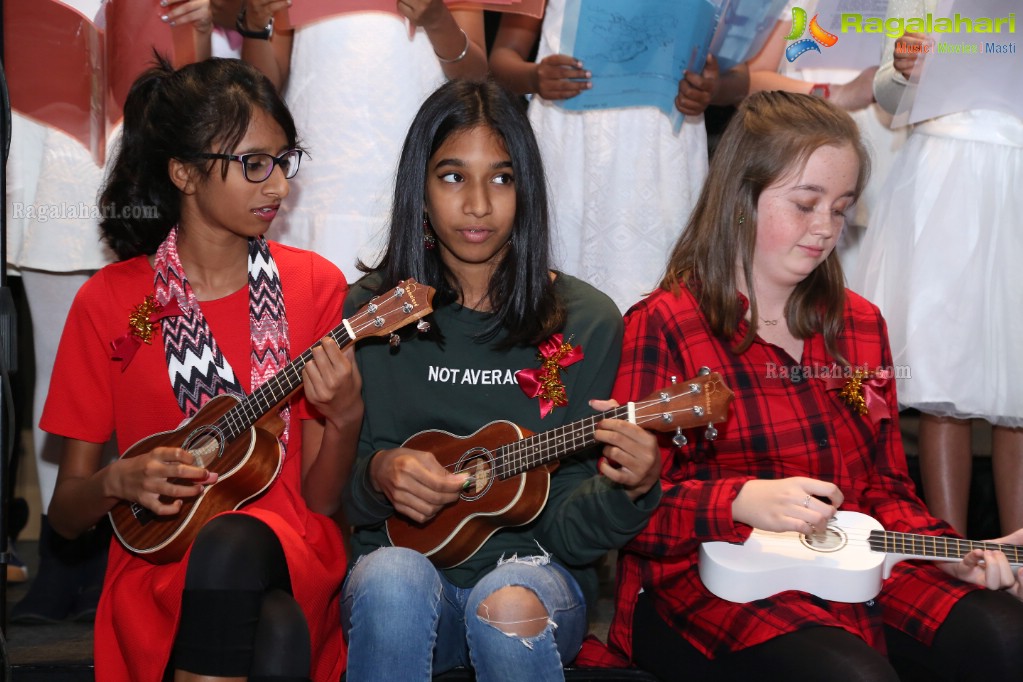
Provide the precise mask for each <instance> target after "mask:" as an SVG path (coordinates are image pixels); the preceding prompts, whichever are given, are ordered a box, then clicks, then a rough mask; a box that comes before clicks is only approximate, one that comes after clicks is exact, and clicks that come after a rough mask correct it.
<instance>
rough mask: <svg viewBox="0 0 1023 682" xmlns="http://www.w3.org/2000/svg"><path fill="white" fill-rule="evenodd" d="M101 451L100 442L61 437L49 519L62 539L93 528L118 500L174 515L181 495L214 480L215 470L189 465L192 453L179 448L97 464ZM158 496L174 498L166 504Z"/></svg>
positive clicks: (195, 492)
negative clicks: (174, 480) (62, 447)
mask: <svg viewBox="0 0 1023 682" xmlns="http://www.w3.org/2000/svg"><path fill="white" fill-rule="evenodd" d="M102 455H103V444H102V443H89V442H86V441H82V440H74V439H70V438H69V439H66V440H65V441H64V450H63V452H62V453H61V458H60V469H59V470H58V472H57V485H56V487H55V488H54V491H53V501H52V502H51V503H50V509H49V520H50V523H51V524H52V525H53V528H54V530H56V531H57V532H58V533H60V534H61V535H63V536H65V537H69V538H74V537H77V536H79V535H81V534H82V533H84V532H85V531H87V530H89V529H90V528H92V527H93V526H95V525H96V523H98V522H99V520H100V519H102V518H103V515H104V514H106V513H107V512H108V511H110V510H111V509H112V508H113V506H114V505H115V504H117V503H118V502H119V501H120V500H129V501H131V502H138V503H139V504H141V505H142V506H144V507H146V508H148V509H150V510H151V511H153V512H155V513H156V514H160V515H164V514H175V513H177V512H178V511H180V510H181V504H182V502H181V499H180V498H183V497H194V496H196V495H198V494H199V492H200V491H201V490H202V486H201V485H200V483H212V482H214V481H216V474H214V473H211V472H208V471H206V470H205V469H200V468H199V467H195V466H192V455H191V454H189V453H188V452H187V451H185V450H182V449H180V448H164V447H161V448H156V449H154V450H153V451H151V452H147V453H145V454H141V455H138V456H136V457H131V458H128V459H118V460H115V461H113V462H111V463H110V464H108V465H107V466H105V467H101V466H100V465H101V463H102V462H101V457H102ZM171 479H188V480H191V481H194V483H193V484H180V483H172V482H171ZM161 497H164V498H166V497H170V498H174V499H173V501H172V502H170V503H166V502H164V501H163V500H162V499H161Z"/></svg>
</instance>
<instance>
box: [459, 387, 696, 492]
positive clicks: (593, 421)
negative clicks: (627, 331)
mask: <svg viewBox="0 0 1023 682" xmlns="http://www.w3.org/2000/svg"><path fill="white" fill-rule="evenodd" d="M692 393H694V391H692V390H689V391H686V392H684V393H678V394H676V395H675V396H674V397H675V398H678V397H681V396H686V395H690V394H692ZM662 403H664V401H663V399H661V398H656V399H651V400H640V401H636V402H635V403H634V406H635V410H636V411H637V412H638V411H641V410H644V409H646V408H649V407H650V406H653V405H658V404H662ZM625 407H626V406H624V405H621V406H619V407H615V408H612V409H610V410H607V411H606V412H602V413H600V414H595V415H593V416H592V417H588V418H586V419H582V420H580V421H578V422H574V423H573V424H574V426H573V425H566V427H567V426H573V428H572V429H570V430H569V431H567V432H566V433H564V434H561V436H562V442H564V439H565V438H566V437H574V436H578V435H583V436H585V435H588V434H589V433H592V432H593V430H594V429H595V427H596V425H597V424H598V423H599V422H601V421H603V420H604V419H613V418H615V417H614V416H613V415H614V413H615V412H623V411H624V409H625ZM694 410H695V407H684V408H677V409H670V410H664V411H661V412H658V413H657V414H656V415H651V416H648V417H639V416H637V417H636V422H635V423H636V424H637V425H639V426H643V425H644V424H649V423H652V422H655V421H664V420H665V417H674V416H675V415H679V414H685V413H690V412H694ZM625 416H626V415H625V414H623V415H622V417H623V418H624V417H625ZM588 422H589V425H587V423H588ZM566 427H562V428H566ZM556 430H557V429H553V430H552V431H556ZM551 433H552V432H551V431H543V432H541V433H535V434H533V435H531V436H526V437H525V438H521V439H519V440H516V441H512V442H510V443H506V444H504V445H502V446H499V447H497V448H494V450H499V449H501V448H508V447H512V446H517V447H519V448H522V447H527V448H529V447H532V446H531V445H527V444H526V441H529V440H530V439H535V444H536V445H540V444H541V441H542V439H543V438H551V437H552V436H550V434H551ZM491 452H493V450H486V451H484V453H481V457H482V454H488V453H491ZM481 457H471V458H468V459H467V460H465V461H470V462H471V461H473V460H475V459H479V458H481ZM492 459H493V460H499V461H498V462H497V463H496V465H495V469H494V475H495V477H498V478H500V477H502V476H503V475H504V474H505V473H507V471H508V469H510V468H514V467H513V465H512V463H511V462H508V461H507V459H506V458H497V457H494V458H492ZM465 461H462V462H454V463H452V464H446V465H444V469H446V470H448V471H449V472H450V473H459V467H460V466H461V465H463V464H464V463H465ZM527 468H528V467H527ZM461 471H466V469H461ZM470 478H471V477H470Z"/></svg>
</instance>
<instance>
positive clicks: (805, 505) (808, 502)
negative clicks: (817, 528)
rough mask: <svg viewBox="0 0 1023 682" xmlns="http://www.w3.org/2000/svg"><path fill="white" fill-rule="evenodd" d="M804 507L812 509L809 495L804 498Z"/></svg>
mask: <svg viewBox="0 0 1023 682" xmlns="http://www.w3.org/2000/svg"><path fill="white" fill-rule="evenodd" d="M803 506H804V507H806V508H807V509H809V508H810V496H809V495H807V496H806V497H804V498H803Z"/></svg>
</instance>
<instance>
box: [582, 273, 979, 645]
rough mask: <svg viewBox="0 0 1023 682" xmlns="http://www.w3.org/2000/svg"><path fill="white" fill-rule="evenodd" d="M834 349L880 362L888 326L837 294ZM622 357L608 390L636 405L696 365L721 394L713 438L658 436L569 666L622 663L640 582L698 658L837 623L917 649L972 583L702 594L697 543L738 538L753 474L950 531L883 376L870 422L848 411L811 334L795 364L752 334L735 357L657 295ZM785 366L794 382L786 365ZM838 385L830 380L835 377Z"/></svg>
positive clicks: (902, 580) (904, 581) (728, 344)
mask: <svg viewBox="0 0 1023 682" xmlns="http://www.w3.org/2000/svg"><path fill="white" fill-rule="evenodd" d="M844 317H845V328H844V331H843V332H842V334H841V335H840V337H839V341H838V346H839V349H840V352H841V353H842V354H843V355H844V356H845V358H846V360H847V361H848V362H849V364H850V365H852V366H853V367H864V366H866V368H868V369H869V371H876V370H878V369H883V368H889V369H890V368H891V365H892V358H891V352H890V350H889V346H888V334H887V329H886V326H885V323H884V320H883V319H882V318H881V315H880V312H879V311H878V310H877V308H876V307H874V306H873V305H872V304H870V303H868V302H867V301H866V300H864V299H863V298H861V297H860V296H857V295H856V294H854V293H852V292H847V295H846V306H845V315H844ZM625 322H626V327H625V341H624V347H623V349H622V363H621V366H620V368H619V374H618V381H617V383H616V385H615V390H614V397H615V398H616V399H617V400H618V401H619V402H622V403H624V402H625V401H628V400H637V399H640V398H642V397H643V396H645V395H647V394H649V393H651V392H652V391H654V390H656V389H657V388H659V387H662V386H665V385H668V384H669V383H670V381H671V377H673V376H674V377H677V378H678V379H679V380H683V379H685V378H688V377H691V376H694V375H696V374H697V372H698V371H699V369H700V367H703V366H706V367H709V368H710V369H711V370H713V371H716V372H720V373H721V375H722V377H723V378H724V381H725V384H726V385H728V386H729V387H730V388H731V389H732V391H733V392H734V393H735V400H734V401H733V402H732V405H731V407H730V412H729V417H728V420H727V421H726V422H724V423H720V424H717V425H716V426H717V429H718V430H719V432H720V434H719V436H718V438H717V440H715V441H713V442H708V441H706V440H705V439H704V437H703V433H702V430H693V431H692V432H691V433H687V436H688V437H689V441H690V442H689V444H688V445H686V446H683V447H682V448H681V449H678V448H675V447H674V446H673V445H672V444H671V442H670V437H671V435H672V434H660V435H659V436H658V437H659V438H660V441H661V454H662V460H663V462H664V464H663V468H662V471H661V486H662V489H663V495H662V498H661V504H660V506H659V508H658V509H657V510H656V511H655V512H654V515H653V517H652V518H651V520H650V523H649V524H648V525H647V527H646V528H645V529H644V530H643V531H642V532H641V533H640V534H639V535H638V536H637V537H636V538H635V539H634V540H633V541H632V542H630V543H629V544H628V545H627V546H626V548H625V549H624V550H623V551H622V552H620V555H619V563H618V586H617V605H616V611H615V616H614V620H613V621H612V624H611V630H610V634H609V643H608V648H607V649H601V648H600V647H597V646H595V645H594V643H593V642H589V643H588V646H587V647H585V648H584V651H583V653H582V654H580V659H579V662H580V663H581V664H583V665H585V664H589V665H623V664H626V663H627V662H628V661H629V660H630V658H631V648H632V619H633V611H634V608H635V603H636V597H637V594H638V593H639V591H640V589H641V588H643V589H645V590H647V591H652V592H653V595H654V601H655V605H656V608H657V611H658V613H659V614H660V615H661V617H662V618H664V620H665V621H666V622H668V623H670V624H671V626H672V627H673V628H674V629H675V630H676V631H677V632H678V633H679V634H680V635H681V636H683V637H685V639H686V640H687V641H689V642H690V643H692V644H693V646H695V647H696V648H697V649H699V650H700V651H702V652H703V653H704V654H706V655H707V656H709V657H711V658H713V657H715V656H716V655H719V654H721V653H725V652H729V651H737V650H740V649H744V648H746V647H750V646H753V645H755V644H759V643H761V642H764V641H767V640H769V639H771V638H773V637H777V636H778V635H781V634H784V633H787V632H792V631H794V630H798V629H800V628H803V627H808V626H811V625H825V626H833V627H840V628H843V629H845V630H848V631H849V632H852V633H853V634H855V635H857V636H859V637H862V638H863V639H864V640H865V641H866V642H867V643H869V644H870V645H871V646H873V647H875V648H877V649H880V650H882V651H883V650H884V635H883V628H882V623H885V624H888V625H891V626H894V627H896V628H898V629H899V630H902V631H903V632H906V633H908V634H910V635H912V636H914V637H916V638H918V639H920V640H921V641H923V642H924V643H925V644H929V643H930V642H931V640H932V639H933V637H934V633H935V631H936V629H937V628H938V626H939V625H940V624H941V623H942V622H943V621H944V619H945V617H946V616H947V615H948V612H949V610H950V609H951V608H952V606H953V605H955V603H956V601H957V600H958V599H959V598H960V597H962V596H963V595H964V594H966V593H967V592H969V591H970V590H972V589H974V588H973V586H971V585H968V584H966V583H963V582H960V581H957V580H955V579H953V578H951V577H950V576H948V574H946V573H944V572H943V571H941V570H940V569H939V568H938V567H937V566H936V565H934V564H932V563H928V562H903V563H900V564H898V565H896V567H895V569H894V571H893V573H892V578H891V579H890V580H888V581H886V582H885V584H884V588H883V589H882V591H881V594H880V595H879V596H878V597H877V599H876V600H875V602H876V603H875V604H874V606H873V607H871V606H868V605H867V604H845V603H837V602H827V601H824V600H823V599H819V598H817V597H813V596H810V595H808V594H806V593H802V592H795V591H790V592H783V593H781V594H778V595H775V596H774V597H771V598H768V599H764V600H758V601H755V602H751V603H748V604H734V603H731V602H728V601H724V600H722V599H719V598H718V597H715V596H713V595H712V594H710V593H709V592H708V591H707V589H706V588H705V587H704V586H703V583H702V582H701V581H700V576H699V573H698V564H697V562H698V558H699V547H700V544H701V543H703V542H709V541H715V540H720V541H726V542H742V541H743V540H745V539H746V538H747V537H748V536H749V534H750V532H751V528H750V527H749V526H747V525H745V524H742V523H737V522H736V521H734V520H733V519H732V510H731V505H732V501H733V500H735V498H736V496H737V495H738V492H739V489H740V488H741V487H742V485H743V484H744V483H745V482H746V481H748V480H751V479H753V478H771V479H774V478H785V477H789V476H809V477H812V478H817V479H821V480H824V481H832V482H834V483H835V484H836V485H837V486H838V488H839V489H840V490H841V491H842V493H843V494H844V495H845V502H844V503H843V505H842V509H845V510H850V511H859V512H862V513H865V514H868V515H870V516H873V517H874V518H876V519H877V520H879V521H880V522H881V524H882V525H884V527H885V528H886V529H887V530H891V531H898V532H912V533H923V534H929V535H955V533H954V531H953V530H952V529H951V527H950V526H948V525H947V524H945V523H944V522H943V521H941V520H939V519H937V518H934V517H933V516H931V515H930V514H929V513H928V512H927V510H926V509H925V508H924V506H923V503H922V502H921V501H920V500H919V499H918V498H917V496H916V494H915V490H914V485H913V482H912V480H911V479H910V478H909V475H908V469H907V467H906V460H905V454H904V452H903V449H902V441H901V437H900V432H899V421H898V409H897V401H896V396H895V381H894V380H889V381H887V382H885V383H884V385H883V387H882V388H881V391H880V392H881V397H882V398H883V400H884V405H882V412H883V413H885V416H886V417H887V418H885V419H883V420H881V421H879V422H878V423H876V424H875V423H873V421H872V420H871V419H870V417H869V416H861V415H860V414H858V413H856V412H855V411H854V410H853V409H852V408H851V407H850V406H849V405H848V404H847V403H846V402H845V401H844V400H843V399H841V398H840V397H839V396H838V393H839V391H838V390H835V389H830V390H829V388H828V382H827V381H826V380H825V378H823V377H825V376H827V375H828V374H829V372H830V373H831V375H832V376H834V370H835V368H836V365H835V360H834V358H833V357H831V356H830V355H828V353H827V352H826V351H825V348H824V338H823V336H821V335H820V334H818V335H815V336H814V337H812V338H810V339H807V340H806V342H805V345H804V348H803V357H802V359H801V360H800V361H799V362H798V363H797V362H795V361H794V360H793V359H792V358H791V357H790V356H789V355H788V354H787V353H786V352H785V351H783V350H782V349H781V348H778V347H777V346H775V345H772V344H770V343H767V342H765V341H763V340H761V339H760V338H759V337H758V338H757V340H756V341H755V342H754V343H753V345H752V346H751V347H750V348H749V349H748V350H747V351H746V352H744V353H743V354H741V355H737V354H735V353H734V352H732V351H731V348H732V346H733V345H734V344H735V343H736V342H737V340H738V339H740V338H742V336H743V335H744V334H745V333H746V330H747V329H748V325H747V324H746V323H745V322H743V323H741V325H740V328H739V330H738V331H737V333H736V336H735V338H734V339H730V340H724V341H723V340H722V339H721V338H719V337H715V336H714V335H713V334H712V333H711V331H710V329H709V328H708V327H707V325H706V320H705V318H704V316H703V315H702V313H701V312H700V310H699V307H698V305H697V303H696V300H695V299H694V298H693V296H692V294H691V293H690V292H689V291H688V290H687V289H686V290H683V291H682V292H681V294H680V295H679V296H675V295H673V294H671V293H668V292H665V291H658V292H656V293H654V294H652V295H651V296H650V297H648V298H647V299H646V300H644V301H642V302H640V303H639V304H637V305H636V306H635V307H633V309H632V310H631V311H629V313H628V314H627V315H626V318H625ZM794 365H799V366H800V368H801V370H800V372H799V374H800V376H799V377H798V378H793V377H792V372H791V371H790V368H791V367H792V366H794ZM838 383H839V384H841V383H842V382H838Z"/></svg>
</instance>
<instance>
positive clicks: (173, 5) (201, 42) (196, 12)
mask: <svg viewBox="0 0 1023 682" xmlns="http://www.w3.org/2000/svg"><path fill="white" fill-rule="evenodd" d="M167 5H168V6H167V9H166V10H165V13H164V14H163V15H161V17H160V18H161V19H163V21H164V22H166V23H168V24H170V25H171V26H181V25H184V24H192V28H193V29H194V33H193V37H194V39H195V59H196V61H202V60H204V59H209V58H210V55H211V54H212V52H213V43H212V41H211V38H212V35H213V14H212V12H211V9H210V7H211V6H210V0H170V1H169V2H168V3H167Z"/></svg>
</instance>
